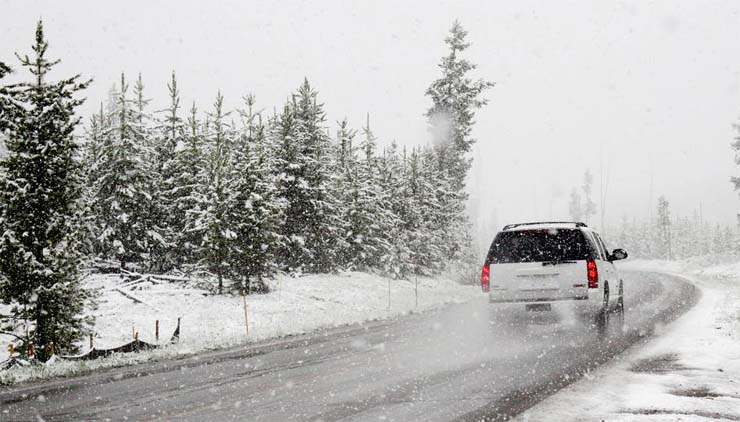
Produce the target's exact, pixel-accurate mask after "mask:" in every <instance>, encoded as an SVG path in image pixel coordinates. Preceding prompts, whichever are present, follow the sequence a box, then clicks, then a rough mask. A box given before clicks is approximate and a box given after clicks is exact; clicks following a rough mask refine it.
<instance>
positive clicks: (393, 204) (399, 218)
mask: <svg viewBox="0 0 740 422" xmlns="http://www.w3.org/2000/svg"><path fill="white" fill-rule="evenodd" d="M378 169H379V170H378V171H379V183H378V184H379V186H380V187H381V192H382V196H381V198H380V203H381V204H383V207H385V208H386V209H390V210H391V212H392V214H391V215H392V216H393V217H394V218H393V220H391V221H390V227H389V228H388V230H387V233H388V237H387V239H388V240H389V242H388V243H389V244H390V252H389V253H388V254H387V257H386V259H384V261H385V268H384V270H385V272H386V273H387V274H389V275H390V276H392V277H394V278H397V279H400V278H405V277H408V276H409V275H410V274H413V273H414V272H415V271H416V263H415V261H414V257H413V254H414V251H413V250H412V247H413V246H414V241H415V238H416V236H415V231H414V223H415V222H416V221H417V220H418V218H417V210H416V208H415V203H414V197H413V195H412V191H411V189H409V184H408V183H407V174H408V169H407V168H406V166H405V161H404V160H402V158H401V157H400V155H399V153H398V145H397V144H396V142H395V141H394V142H392V143H391V145H390V147H388V148H386V149H385V150H384V151H383V154H382V156H381V157H380V158H379V160H378Z"/></svg>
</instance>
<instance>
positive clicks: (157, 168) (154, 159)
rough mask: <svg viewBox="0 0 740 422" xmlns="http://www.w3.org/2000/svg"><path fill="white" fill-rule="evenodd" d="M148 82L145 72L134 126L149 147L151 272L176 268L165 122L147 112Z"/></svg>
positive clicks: (137, 89)
mask: <svg viewBox="0 0 740 422" xmlns="http://www.w3.org/2000/svg"><path fill="white" fill-rule="evenodd" d="M144 90H145V86H144V81H143V79H142V77H141V73H139V76H138V77H137V79H136V82H135V83H134V92H133V94H134V105H135V107H134V110H135V117H134V119H133V122H132V124H133V125H134V126H135V132H137V133H139V134H140V136H141V138H142V143H143V145H144V146H145V148H144V154H145V155H144V156H143V165H144V169H145V172H146V174H147V175H148V177H147V184H146V188H145V189H146V192H147V193H148V194H149V196H148V200H147V202H146V203H145V204H142V206H143V207H142V213H143V217H144V220H143V221H144V224H145V227H146V231H145V233H146V237H145V239H144V247H145V248H146V252H145V253H144V254H142V258H143V261H144V264H145V265H146V267H147V269H148V270H149V271H155V272H163V271H166V270H168V269H170V268H171V267H172V263H171V260H170V259H169V251H170V248H171V247H172V245H171V244H170V243H169V242H168V241H167V239H168V236H167V234H166V231H167V230H168V225H167V218H166V216H167V210H166V205H165V203H164V201H165V199H164V191H163V189H162V188H163V186H162V183H163V181H164V175H163V174H162V173H163V168H164V164H163V160H164V159H165V157H163V156H162V155H161V152H162V149H164V147H163V146H162V144H163V140H162V136H161V131H160V130H159V129H160V126H161V123H160V122H158V121H157V119H156V118H155V117H154V115H152V114H151V113H149V110H148V109H147V108H148V106H149V103H150V102H151V99H149V98H147V97H146V95H145V93H144Z"/></svg>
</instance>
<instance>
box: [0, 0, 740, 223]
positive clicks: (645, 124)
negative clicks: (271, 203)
mask: <svg viewBox="0 0 740 422" xmlns="http://www.w3.org/2000/svg"><path fill="white" fill-rule="evenodd" d="M739 10H740V2H734V1H725V2H722V1H712V2H703V1H683V2H678V1H665V2H647V1H635V2H624V3H621V2H620V3H617V2H593V1H582V2H581V1H573V2H565V1H558V2H552V1H541V2H529V1H516V2H512V1H453V2H435V1H428V0H425V1H416V2H410V1H399V0H394V1H306V2H297V1H281V2H251V1H232V2H226V1H223V2H218V5H215V4H214V5H211V4H206V2H194V1H193V2H189V3H186V2H184V1H178V2H175V1H173V2H161V1H141V2H138V1H127V2H123V3H121V2H118V3H109V2H93V1H89V2H73V1H64V2H59V1H48V2H37V1H28V0H23V1H20V0H19V1H9V0H0V58H2V59H3V60H5V61H7V62H9V63H10V64H11V65H13V64H16V61H15V59H14V58H13V56H12V54H13V53H14V52H15V51H19V52H24V53H25V52H29V51H30V45H31V42H32V40H33V34H34V27H35V22H36V21H37V20H38V19H39V18H43V20H44V24H45V28H46V34H47V36H48V38H49V40H50V44H51V47H50V54H51V55H52V56H53V57H60V58H62V60H63V63H62V64H61V65H60V66H59V67H58V69H59V71H58V72H57V75H58V76H60V77H61V76H67V75H69V74H71V73H77V72H79V73H82V74H83V75H85V76H87V77H92V78H94V80H95V82H94V84H93V85H92V86H91V88H90V89H89V90H88V91H87V96H88V103H87V104H86V105H85V107H84V108H83V111H84V112H85V113H86V114H89V113H90V112H91V111H92V110H93V109H94V108H96V107H97V104H99V102H100V101H102V100H103V99H104V98H105V96H106V92H107V91H108V89H109V88H110V87H111V86H112V85H113V84H114V83H115V82H116V81H117V80H118V79H119V78H120V73H121V72H122V71H123V72H126V74H127V75H129V77H130V78H131V79H133V78H134V77H135V76H136V74H137V73H138V72H141V73H142V75H143V78H144V82H145V84H146V85H147V90H148V94H149V96H150V97H153V98H155V100H156V104H155V107H156V106H163V105H164V102H165V101H166V82H167V80H168V77H169V74H170V72H171V71H172V70H175V71H176V72H177V76H178V80H179V83H180V88H181V93H182V96H183V99H184V100H185V101H187V102H190V101H196V102H197V103H198V105H199V106H200V107H201V109H203V108H207V107H210V104H211V103H212V102H213V98H214V97H215V95H216V92H217V90H219V89H220V90H221V91H222V92H223V93H224V95H225V96H226V102H227V104H228V105H229V106H231V107H236V106H237V105H238V104H239V102H240V98H241V97H242V96H243V95H245V94H247V93H254V94H256V95H257V99H258V102H259V103H260V104H261V106H262V107H264V108H265V109H266V110H269V111H272V110H273V108H274V107H278V108H279V107H280V106H281V104H282V102H283V101H284V99H285V98H286V97H287V96H288V95H289V93H290V92H291V91H293V90H294V89H295V88H297V87H298V85H299V84H300V82H301V81H302V79H303V77H304V76H305V77H307V78H308V79H309V81H310V82H311V83H312V84H313V85H314V86H315V87H316V88H317V89H318V90H319V93H320V99H322V100H323V102H324V103H325V104H326V110H327V112H328V118H329V119H328V120H329V123H330V124H331V125H334V122H335V121H337V120H340V119H342V118H343V117H347V118H348V119H349V121H350V122H351V124H352V125H353V126H355V127H358V128H359V127H360V126H361V125H362V124H363V122H364V118H365V113H367V112H369V113H370V114H371V121H372V127H373V129H374V130H375V132H376V134H377V135H378V136H379V137H380V138H381V140H382V141H384V142H389V141H390V140H392V139H395V140H397V141H398V142H399V143H400V144H402V145H409V146H410V145H416V144H422V143H426V142H428V135H427V132H426V126H425V121H424V117H423V113H424V111H425V110H426V108H427V107H428V106H429V100H428V99H427V98H426V97H425V96H424V91H425V89H426V87H427V86H428V85H429V83H430V82H431V81H432V80H433V79H434V78H436V77H437V76H438V75H439V70H438V68H437V64H438V63H439V59H440V57H441V56H442V55H443V54H445V46H444V43H443V39H444V37H445V36H446V33H447V31H448V29H449V27H450V25H451V23H452V22H453V20H455V19H459V20H460V22H461V23H462V24H463V26H464V27H465V28H466V29H467V30H468V31H469V41H471V42H472V43H473V45H472V47H471V48H470V49H469V50H468V52H467V53H468V54H467V57H468V58H469V59H470V60H472V61H473V62H475V63H477V64H478V65H479V67H478V69H477V73H476V76H478V77H483V78H486V79H488V80H491V81H494V82H496V87H495V88H493V89H492V90H490V91H489V92H488V93H487V97H488V98H489V100H490V104H489V105H488V106H487V107H486V108H484V109H483V110H481V111H480V112H479V113H478V115H477V124H476V127H475V131H474V133H475V136H476V137H477V138H478V139H479V143H478V145H477V148H476V151H475V154H474V159H475V168H474V169H473V171H472V174H473V180H472V181H471V184H470V189H471V191H472V193H473V197H474V198H475V204H476V208H477V209H478V210H480V212H481V213H482V215H481V217H480V218H481V219H486V220H489V221H490V220H491V219H492V218H493V217H492V216H494V215H498V219H497V220H498V223H499V224H504V223H507V222H515V221H524V220H532V219H545V218H554V219H562V218H568V215H567V200H568V194H569V192H570V190H571V189H572V188H573V187H575V186H580V184H581V179H582V174H583V172H584V171H585V170H586V169H590V170H591V171H592V172H593V174H594V175H595V179H596V186H595V190H596V192H595V195H594V200H595V201H596V202H597V203H598V202H599V200H598V196H599V183H600V176H601V175H603V176H604V181H605V180H606V175H607V174H608V181H609V183H608V189H607V191H606V201H607V202H606V204H607V207H606V218H607V221H608V222H611V223H617V222H618V221H619V220H621V218H622V217H623V216H627V217H628V218H633V217H636V218H647V217H648V215H649V212H650V209H652V208H655V203H656V202H657V197H658V196H659V195H661V194H663V195H665V196H666V197H667V198H668V200H669V201H670V203H671V205H672V210H673V213H674V215H693V213H694V212H695V211H698V210H699V207H700V206H701V209H702V212H703V215H704V218H705V219H707V220H710V221H717V222H723V223H733V222H734V221H735V215H736V213H737V212H739V211H740V201H739V200H738V196H737V194H736V193H734V192H733V191H732V187H731V185H730V183H729V178H730V176H732V175H733V174H740V169H739V168H736V166H735V165H734V163H733V153H732V150H731V149H730V143H731V142H732V138H733V137H734V136H735V133H734V131H733V129H732V123H733V122H735V121H737V120H738V116H740V16H739V15H738V11H739ZM332 133H333V130H332ZM651 174H652V179H653V183H652V186H653V189H652V191H653V194H652V203H650V202H649V201H650V186H651V182H650V180H651ZM592 221H593V222H594V223H596V225H598V222H599V221H598V216H597V217H595V218H593V219H592Z"/></svg>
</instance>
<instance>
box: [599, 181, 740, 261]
mask: <svg viewBox="0 0 740 422" xmlns="http://www.w3.org/2000/svg"><path fill="white" fill-rule="evenodd" d="M656 210H657V214H656V218H655V219H653V220H652V221H645V220H637V219H632V220H630V219H629V218H627V217H623V218H622V221H621V223H620V224H619V226H618V227H614V228H611V229H610V230H609V232H610V233H612V242H613V243H614V244H613V245H609V246H610V247H619V248H624V249H626V250H627V252H629V254H630V257H632V258H643V259H686V258H692V257H697V256H703V255H711V254H733V255H737V254H738V253H740V249H739V246H738V245H739V243H738V240H739V238H740V236H739V235H738V229H737V228H736V227H733V226H731V225H722V224H712V223H710V222H707V221H706V220H704V219H703V218H702V216H701V214H700V213H698V212H697V213H695V214H694V215H693V216H691V217H672V216H671V212H670V204H669V202H668V200H667V199H666V198H665V197H664V196H661V197H660V198H658V203H657V208H656Z"/></svg>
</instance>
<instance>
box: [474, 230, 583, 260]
mask: <svg viewBox="0 0 740 422" xmlns="http://www.w3.org/2000/svg"><path fill="white" fill-rule="evenodd" d="M590 256H591V248H589V246H588V243H587V241H586V238H585V237H584V236H583V233H582V232H581V231H580V230H573V229H557V230H555V229H547V230H517V231H508V232H501V233H499V234H498V235H496V238H495V239H494V240H493V244H492V245H491V249H490V250H489V252H488V263H489V264H508V263H515V262H550V261H579V260H584V259H589V258H590Z"/></svg>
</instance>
